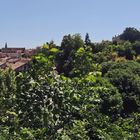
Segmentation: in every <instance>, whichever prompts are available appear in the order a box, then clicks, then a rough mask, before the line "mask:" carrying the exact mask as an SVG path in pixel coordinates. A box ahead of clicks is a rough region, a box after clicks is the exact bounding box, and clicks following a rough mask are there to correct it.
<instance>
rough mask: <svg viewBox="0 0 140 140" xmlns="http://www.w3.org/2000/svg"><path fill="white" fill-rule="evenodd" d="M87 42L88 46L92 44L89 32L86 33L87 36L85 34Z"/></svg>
mask: <svg viewBox="0 0 140 140" xmlns="http://www.w3.org/2000/svg"><path fill="white" fill-rule="evenodd" d="M85 44H86V45H87V46H88V45H90V44H91V40H90V38H89V34H88V33H86V36H85Z"/></svg>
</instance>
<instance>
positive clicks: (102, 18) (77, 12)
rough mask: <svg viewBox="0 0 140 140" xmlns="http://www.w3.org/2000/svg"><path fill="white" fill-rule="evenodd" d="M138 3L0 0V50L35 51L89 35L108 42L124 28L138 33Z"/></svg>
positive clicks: (130, 0)
mask: <svg viewBox="0 0 140 140" xmlns="http://www.w3.org/2000/svg"><path fill="white" fill-rule="evenodd" d="M139 6H140V0H0V48H1V47H4V44H5V42H7V43H8V46H9V47H26V48H35V47H36V46H40V45H42V44H43V43H45V42H49V41H51V40H54V42H55V43H56V44H57V45H60V44H61V41H62V38H63V36H64V35H68V34H75V33H80V34H81V36H82V38H83V39H84V36H85V34H86V33H89V36H90V39H91V40H92V41H93V42H100V41H101V40H111V39H112V37H113V36H115V35H117V34H120V33H122V32H123V30H124V29H125V28H126V27H135V28H137V29H140V8H139Z"/></svg>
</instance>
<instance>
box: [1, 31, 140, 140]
mask: <svg viewBox="0 0 140 140" xmlns="http://www.w3.org/2000/svg"><path fill="white" fill-rule="evenodd" d="M139 34H140V32H139V31H138V30H137V29H134V28H126V30H125V31H124V32H123V33H122V34H121V35H120V36H119V39H118V37H116V38H115V39H113V41H102V42H100V43H93V42H92V41H91V40H90V37H89V35H88V33H87V34H86V36H85V40H84V41H83V39H82V38H81V36H80V34H75V35H66V36H64V38H63V40H62V43H61V46H57V45H55V44H54V42H53V41H51V42H50V43H46V44H44V45H43V46H42V48H41V49H40V50H39V52H38V54H37V55H36V56H34V57H33V61H32V63H31V64H30V65H31V66H30V70H29V71H26V72H22V73H16V72H14V71H12V70H11V69H7V70H0V114H1V115H0V140H119V139H122V140H127V139H128V140H139V139H140V56H139V55H140V40H139V39H140V38H139ZM122 40H123V41H122Z"/></svg>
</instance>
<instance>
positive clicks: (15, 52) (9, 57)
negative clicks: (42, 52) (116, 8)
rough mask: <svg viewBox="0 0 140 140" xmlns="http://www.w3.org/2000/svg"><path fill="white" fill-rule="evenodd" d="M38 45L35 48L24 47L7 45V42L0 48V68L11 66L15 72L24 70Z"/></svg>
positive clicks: (26, 68)
mask: <svg viewBox="0 0 140 140" xmlns="http://www.w3.org/2000/svg"><path fill="white" fill-rule="evenodd" d="M38 49H39V47H37V48H35V49H25V48H16V47H8V45H7V43H6V44H5V47H3V48H1V49H0V68H2V69H6V68H11V69H13V70H15V71H16V72H20V71H26V70H28V68H29V63H30V62H31V60H32V59H31V57H32V56H33V55H35V54H36V53H37V51H38Z"/></svg>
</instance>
